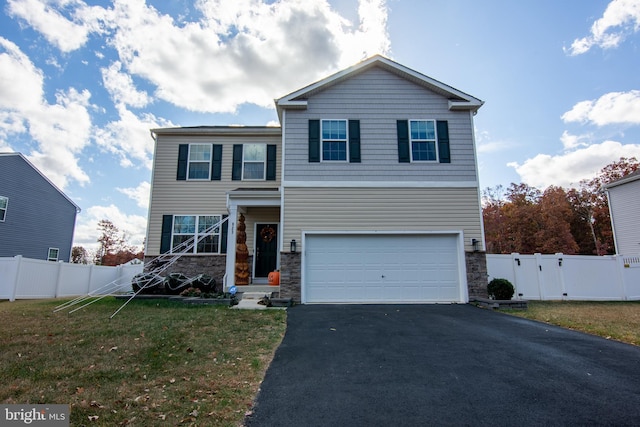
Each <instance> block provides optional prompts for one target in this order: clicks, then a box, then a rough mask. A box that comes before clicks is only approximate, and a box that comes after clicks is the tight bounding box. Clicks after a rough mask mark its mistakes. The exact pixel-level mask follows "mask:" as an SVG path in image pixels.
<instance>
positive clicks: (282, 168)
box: [278, 111, 287, 252]
mask: <svg viewBox="0 0 640 427" xmlns="http://www.w3.org/2000/svg"><path fill="white" fill-rule="evenodd" d="M286 113H287V112H286V111H283V112H282V143H281V144H280V145H281V147H282V148H281V155H282V162H281V163H280V224H284V187H282V181H283V180H284V173H285V172H284V171H285V166H286V162H285V157H286V156H285V152H286V144H285V141H286V137H285V127H286V123H287V114H286ZM281 228H282V227H281ZM282 231H283V230H281V232H280V235H279V236H278V240H279V241H278V252H282V251H283V250H284V233H283V232H282Z"/></svg>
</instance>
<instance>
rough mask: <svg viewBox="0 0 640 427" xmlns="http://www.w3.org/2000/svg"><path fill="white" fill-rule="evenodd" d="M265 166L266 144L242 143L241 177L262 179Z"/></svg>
mask: <svg viewBox="0 0 640 427" xmlns="http://www.w3.org/2000/svg"><path fill="white" fill-rule="evenodd" d="M266 166H267V146H266V144H244V147H243V150H242V179H245V180H264V178H265V173H266Z"/></svg>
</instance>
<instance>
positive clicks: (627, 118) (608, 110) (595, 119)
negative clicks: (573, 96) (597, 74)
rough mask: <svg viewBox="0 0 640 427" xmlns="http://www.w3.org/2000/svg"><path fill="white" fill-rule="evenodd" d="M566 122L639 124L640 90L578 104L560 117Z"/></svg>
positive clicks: (610, 94) (611, 94)
mask: <svg viewBox="0 0 640 427" xmlns="http://www.w3.org/2000/svg"><path fill="white" fill-rule="evenodd" d="M562 120H563V121H564V122H565V123H568V122H581V123H588V122H591V123H594V124H596V125H598V126H604V125H609V124H616V123H622V124H640V90H631V91H629V92H610V93H606V94H604V95H602V96H601V97H600V98H598V99H597V100H592V101H581V102H578V103H577V104H576V105H574V106H573V108H572V109H571V110H569V111H567V112H566V113H564V114H563V115H562Z"/></svg>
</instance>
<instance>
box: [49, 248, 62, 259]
mask: <svg viewBox="0 0 640 427" xmlns="http://www.w3.org/2000/svg"><path fill="white" fill-rule="evenodd" d="M59 253H60V250H59V249H58V248H49V253H48V254H47V261H58V254H59Z"/></svg>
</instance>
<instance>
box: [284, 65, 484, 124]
mask: <svg viewBox="0 0 640 427" xmlns="http://www.w3.org/2000/svg"><path fill="white" fill-rule="evenodd" d="M372 67H380V68H383V69H385V70H387V71H390V72H392V73H394V74H396V75H398V76H400V77H402V78H404V79H407V80H409V81H411V82H413V83H416V84H418V85H420V86H423V87H425V88H427V89H429V90H431V91H433V92H436V93H439V94H440V95H442V96H445V97H446V98H448V99H449V109H450V110H468V111H473V112H474V113H475V112H476V111H478V109H479V108H480V107H481V106H482V105H483V104H484V101H481V100H480V99H478V98H475V97H473V96H471V95H469V94H466V93H464V92H462V91H460V90H458V89H455V88H453V87H451V86H449V85H446V84H444V83H442V82H440V81H438V80H435V79H432V78H431V77H428V76H425V75H424V74H421V73H419V72H417V71H414V70H412V69H410V68H407V67H405V66H404V65H401V64H399V63H397V62H395V61H392V60H390V59H389V58H386V57H384V56H382V55H375V56H372V57H370V58H368V59H365V60H364V61H362V62H359V63H358V64H356V65H353V66H351V67H349V68H346V69H344V70H342V71H339V72H337V73H335V74H332V75H331V76H329V77H326V78H324V79H322V80H319V81H317V82H315V83H312V84H310V85H309V86H306V87H303V88H302V89H298V90H297V91H295V92H292V93H290V94H288V95H285V96H283V97H281V98H279V99H276V100H275V103H276V108H277V110H278V116H279V117H280V118H282V110H284V109H305V108H306V107H307V98H308V97H309V96H312V95H313V94H314V93H318V92H320V91H322V90H324V89H326V88H328V87H330V86H332V85H334V84H336V83H339V82H341V81H344V80H346V79H349V78H351V77H352V76H354V75H356V74H358V73H361V72H363V71H365V70H368V69H370V68H372Z"/></svg>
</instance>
